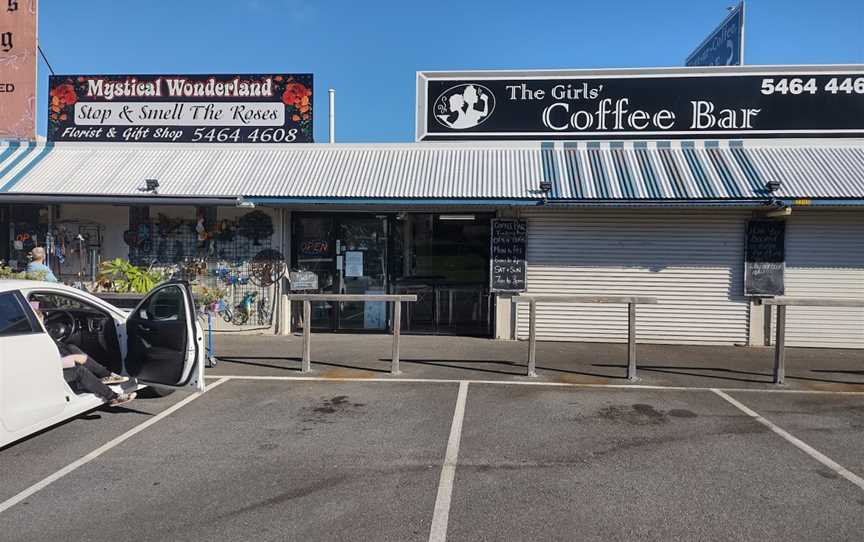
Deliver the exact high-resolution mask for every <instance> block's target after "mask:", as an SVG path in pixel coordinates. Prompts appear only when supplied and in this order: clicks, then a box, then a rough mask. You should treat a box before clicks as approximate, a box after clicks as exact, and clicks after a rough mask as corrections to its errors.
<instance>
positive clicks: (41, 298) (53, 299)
mask: <svg viewBox="0 0 864 542" xmlns="http://www.w3.org/2000/svg"><path fill="white" fill-rule="evenodd" d="M30 301H38V302H39V309H40V310H43V311H44V310H50V309H65V310H92V309H93V307H92V306H90V305H88V304H87V303H84V302H82V301H79V300H77V299H74V298H72V297H67V296H65V295H60V294H49V293H42V292H36V293H33V294H30Z"/></svg>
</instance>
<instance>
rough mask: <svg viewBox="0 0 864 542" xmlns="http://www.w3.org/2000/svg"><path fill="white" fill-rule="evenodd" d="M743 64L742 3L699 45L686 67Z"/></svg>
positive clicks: (689, 57)
mask: <svg viewBox="0 0 864 542" xmlns="http://www.w3.org/2000/svg"><path fill="white" fill-rule="evenodd" d="M743 64H744V2H743V1H742V2H741V3H740V4H738V5H737V6H735V8H733V9H732V10H731V11H730V12H729V15H728V16H727V17H726V18H725V19H724V20H723V22H722V23H720V26H718V27H717V28H716V29H714V32H711V34H710V35H709V36H708V37H707V38H705V40H704V41H703V42H702V43H700V44H699V47H697V48H696V49H695V50H694V51H693V52H692V53H690V56H688V57H687V60H686V62H685V65H686V66H740V65H743Z"/></svg>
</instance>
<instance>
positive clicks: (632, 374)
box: [627, 302, 636, 382]
mask: <svg viewBox="0 0 864 542" xmlns="http://www.w3.org/2000/svg"><path fill="white" fill-rule="evenodd" d="M627 380H630V381H631V382H632V381H634V380H636V303H632V302H631V303H628V304H627Z"/></svg>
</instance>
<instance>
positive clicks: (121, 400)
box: [108, 391, 138, 406]
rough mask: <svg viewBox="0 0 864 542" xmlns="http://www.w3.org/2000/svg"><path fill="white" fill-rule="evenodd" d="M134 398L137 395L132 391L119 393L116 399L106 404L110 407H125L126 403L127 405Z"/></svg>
mask: <svg viewBox="0 0 864 542" xmlns="http://www.w3.org/2000/svg"><path fill="white" fill-rule="evenodd" d="M136 397H138V394H137V393H135V392H134V391H133V392H132V393H121V394H120V395H118V396H117V397H115V398H114V399H112V400H111V402H110V403H108V404H109V405H111V406H120V405H125V404H126V403H128V402H129V401H131V400H132V399H135V398H136Z"/></svg>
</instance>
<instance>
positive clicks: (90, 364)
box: [84, 356, 111, 378]
mask: <svg viewBox="0 0 864 542" xmlns="http://www.w3.org/2000/svg"><path fill="white" fill-rule="evenodd" d="M84 368H85V369H87V370H88V371H90V372H91V373H93V374H94V375H96V376H98V377H99V378H105V377H106V376H111V371H109V370H108V369H106V368H105V367H103V366H102V365H101V364H100V363H99V362H98V361H96V360H95V359H93V358H91V357H90V356H87V361H85V362H84Z"/></svg>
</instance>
